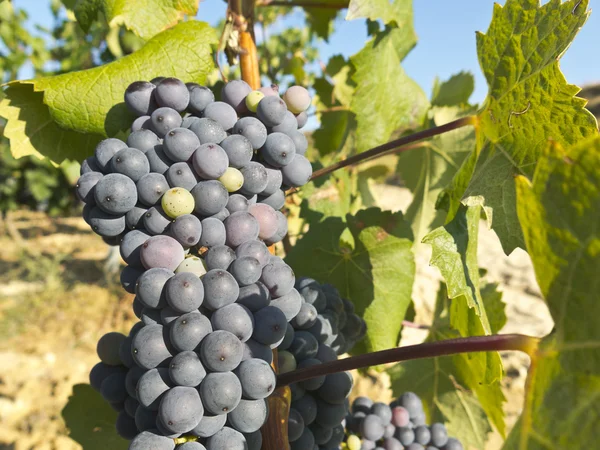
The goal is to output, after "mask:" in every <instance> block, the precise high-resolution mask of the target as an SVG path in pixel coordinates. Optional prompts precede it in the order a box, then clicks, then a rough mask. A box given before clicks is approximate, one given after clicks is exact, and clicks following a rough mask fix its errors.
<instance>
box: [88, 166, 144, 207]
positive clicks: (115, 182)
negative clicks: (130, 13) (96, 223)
mask: <svg viewBox="0 0 600 450" xmlns="http://www.w3.org/2000/svg"><path fill="white" fill-rule="evenodd" d="M94 199H95V201H96V204H97V205H98V207H99V208H100V209H102V210H103V211H104V212H107V213H108V214H113V215H121V214H125V213H126V212H128V211H129V210H130V209H131V208H133V207H134V206H135V204H136V203H137V189H136V186H135V183H134V182H133V180H132V179H131V178H129V177H127V176H125V175H122V174H120V173H111V174H108V175H105V176H104V177H102V179H100V180H99V181H98V182H97V183H96V185H95V187H94Z"/></svg>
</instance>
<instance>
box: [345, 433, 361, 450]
mask: <svg viewBox="0 0 600 450" xmlns="http://www.w3.org/2000/svg"><path fill="white" fill-rule="evenodd" d="M346 445H347V446H348V450H360V447H361V446H362V443H361V441H360V438H359V437H358V436H357V435H355V434H351V435H350V436H348V440H347V441H346Z"/></svg>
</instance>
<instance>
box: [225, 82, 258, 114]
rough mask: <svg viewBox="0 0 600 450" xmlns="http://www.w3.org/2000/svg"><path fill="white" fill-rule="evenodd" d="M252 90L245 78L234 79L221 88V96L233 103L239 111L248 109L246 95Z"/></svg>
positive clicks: (230, 103) (227, 101)
mask: <svg viewBox="0 0 600 450" xmlns="http://www.w3.org/2000/svg"><path fill="white" fill-rule="evenodd" d="M251 92H252V88H251V87H250V85H249V84H248V83H246V82H245V81H243V80H232V81H230V82H229V83H227V84H225V85H224V86H223V89H221V98H222V99H223V101H224V102H226V103H228V104H229V105H231V106H232V107H233V108H234V109H235V111H237V112H238V113H243V112H245V110H246V97H247V96H248V94H250V93H251Z"/></svg>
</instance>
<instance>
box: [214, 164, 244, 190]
mask: <svg viewBox="0 0 600 450" xmlns="http://www.w3.org/2000/svg"><path fill="white" fill-rule="evenodd" d="M218 180H219V181H220V182H221V183H222V184H223V186H225V189H227V191H228V192H235V191H237V190H238V189H240V188H241V187H242V185H243V184H244V175H242V172H240V171H239V170H237V169H236V168H234V167H228V168H227V170H226V171H225V173H224V174H223V175H221V176H220V177H219V178H218Z"/></svg>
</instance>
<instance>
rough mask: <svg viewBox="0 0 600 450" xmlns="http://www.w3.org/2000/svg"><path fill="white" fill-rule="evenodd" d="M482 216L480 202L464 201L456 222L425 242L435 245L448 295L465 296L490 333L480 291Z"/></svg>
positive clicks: (433, 259)
mask: <svg viewBox="0 0 600 450" xmlns="http://www.w3.org/2000/svg"><path fill="white" fill-rule="evenodd" d="M480 217H481V206H480V205H477V204H474V205H473V206H465V205H461V207H460V209H459V211H458V213H457V215H456V216H455V217H454V219H453V220H452V222H450V223H448V224H447V225H444V226H443V227H439V228H437V229H435V230H433V231H432V232H431V233H429V234H428V235H427V236H425V237H424V238H423V243H425V244H430V245H431V247H432V250H433V253H432V256H431V264H432V265H434V266H436V267H437V268H438V269H439V270H440V272H441V273H442V276H443V277H444V280H445V281H446V284H447V285H448V297H449V298H451V299H455V298H457V297H461V296H462V297H464V298H465V299H466V300H467V304H468V307H469V308H474V309H475V313H476V314H477V315H478V316H479V317H480V318H481V323H482V325H483V328H484V330H485V332H486V334H491V327H490V324H489V321H488V318H487V315H486V313H485V307H484V305H483V300H482V298H481V292H480V291H479V265H478V263H477V235H478V232H479V219H480Z"/></svg>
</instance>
